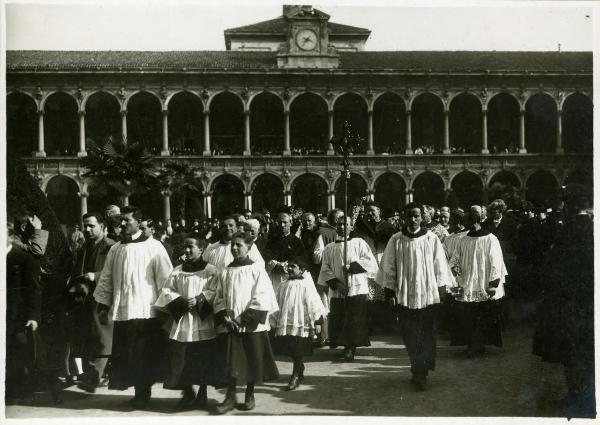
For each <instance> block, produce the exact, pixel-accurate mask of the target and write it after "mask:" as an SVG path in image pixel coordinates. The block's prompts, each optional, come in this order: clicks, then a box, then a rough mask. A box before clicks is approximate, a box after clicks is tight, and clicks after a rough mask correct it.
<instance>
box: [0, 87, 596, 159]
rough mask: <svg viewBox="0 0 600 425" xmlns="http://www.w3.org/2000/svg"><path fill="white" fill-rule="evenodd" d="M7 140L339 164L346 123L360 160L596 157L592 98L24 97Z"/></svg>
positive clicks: (64, 152) (50, 148) (56, 147)
mask: <svg viewBox="0 0 600 425" xmlns="http://www.w3.org/2000/svg"><path fill="white" fill-rule="evenodd" d="M7 118H8V119H7V127H8V142H9V143H13V144H18V150H19V153H20V155H21V156H34V157H65V156H80V157H81V156H85V155H86V143H89V141H90V140H92V141H94V142H95V143H97V144H100V143H102V142H103V141H104V140H105V139H106V138H107V137H113V138H117V139H121V138H122V139H123V140H125V141H137V142H141V143H144V144H145V145H146V147H147V148H148V150H149V152H150V153H152V154H154V155H157V156H171V155H178V156H180V155H200V156H223V155H240V156H252V155H284V156H289V155H323V154H329V155H332V154H333V152H332V151H331V147H330V146H329V141H330V140H331V138H332V137H334V136H340V135H341V132H342V131H341V129H342V128H343V123H344V121H349V122H351V123H352V125H353V126H354V129H355V130H356V131H357V133H358V134H359V135H360V137H361V138H362V139H363V140H364V143H363V145H362V146H361V149H360V151H358V152H356V153H357V154H367V155H376V154H383V155H397V154H404V155H412V154H415V153H417V154H418V153H421V152H423V153H425V154H427V153H430V154H442V155H447V154H451V153H471V154H483V155H487V154H490V153H492V154H493V153H521V154H525V153H559V154H560V153H563V152H585V153H591V152H592V123H593V106H592V101H591V93H582V92H579V91H557V92H555V93H550V92H548V91H544V90H542V89H538V90H529V91H528V90H525V91H520V92H516V91H511V90H497V91H491V90H490V91H488V90H487V89H483V90H480V91H478V92H476V91H473V90H462V91H455V92H453V91H448V90H444V91H427V90H419V91H416V90H415V91H412V90H410V89H407V90H406V91H404V92H402V93H398V92H394V91H390V90H387V91H381V92H372V91H370V90H368V91H367V92H356V91H352V92H343V91H339V92H333V91H329V92H327V93H325V94H322V93H320V92H313V91H307V90H302V91H297V92H294V91H290V90H289V89H286V90H284V91H283V92H277V91H265V90H260V91H252V90H248V89H243V90H241V91H234V90H221V91H215V92H213V93H209V92H208V91H207V90H203V91H195V90H191V89H179V90H172V91H169V90H166V89H164V88H163V89H162V90H161V91H154V90H150V89H145V90H135V91H131V92H128V93H126V92H124V91H121V92H119V91H117V92H114V91H111V90H108V89H102V90H94V91H89V92H86V91H82V90H81V89H79V90H73V91H71V90H66V89H61V90H52V91H47V92H43V91H41V92H37V93H36V92H33V93H32V92H29V91H26V90H24V89H19V90H13V91H10V92H9V93H8V95H7Z"/></svg>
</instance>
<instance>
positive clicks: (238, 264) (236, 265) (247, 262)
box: [227, 257, 254, 267]
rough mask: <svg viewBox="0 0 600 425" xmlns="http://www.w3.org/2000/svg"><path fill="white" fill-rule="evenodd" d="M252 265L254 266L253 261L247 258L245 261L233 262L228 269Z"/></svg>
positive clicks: (236, 260)
mask: <svg viewBox="0 0 600 425" xmlns="http://www.w3.org/2000/svg"><path fill="white" fill-rule="evenodd" d="M251 264H254V261H252V260H251V259H250V258H248V257H246V258H244V259H241V260H238V259H237V258H236V259H235V260H233V261H232V262H231V263H229V265H228V266H227V267H242V266H249V265H251Z"/></svg>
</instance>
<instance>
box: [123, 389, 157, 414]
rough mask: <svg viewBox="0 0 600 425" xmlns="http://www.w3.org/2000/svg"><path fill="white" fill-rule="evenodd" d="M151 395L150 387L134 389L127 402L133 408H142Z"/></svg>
mask: <svg viewBox="0 0 600 425" xmlns="http://www.w3.org/2000/svg"><path fill="white" fill-rule="evenodd" d="M151 395H152V393H151V389H145V390H141V391H140V390H138V389H136V390H135V396H134V397H133V398H132V399H131V400H130V402H129V404H131V407H133V408H134V409H137V410H144V409H146V407H148V403H150V397H151Z"/></svg>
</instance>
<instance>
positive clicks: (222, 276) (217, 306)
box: [203, 263, 279, 332]
mask: <svg viewBox="0 0 600 425" xmlns="http://www.w3.org/2000/svg"><path fill="white" fill-rule="evenodd" d="M214 282H215V284H214V300H213V309H214V312H215V314H216V313H218V312H219V311H222V310H231V311H233V318H234V319H235V320H236V321H237V322H238V323H240V315H241V314H242V313H243V312H244V311H246V310H247V309H249V308H250V309H253V310H259V311H266V312H267V318H266V321H265V323H260V324H259V325H258V327H257V328H256V329H255V330H254V331H253V332H263V331H268V330H269V329H270V326H269V317H268V316H269V314H271V313H274V312H275V311H277V310H279V306H278V305H277V300H276V299H275V292H274V291H273V284H272V283H271V280H270V279H269V276H268V275H267V272H266V271H265V267H264V265H263V264H260V263H253V264H250V265H245V266H228V267H225V269H224V270H223V271H222V272H221V273H219V274H218V275H217V276H216V277H215V279H214ZM211 286H212V285H211ZM203 293H204V294H205V296H206V294H207V291H206V290H205V291H204V292H203ZM224 331H225V329H224V327H223V326H222V325H221V326H218V327H217V332H224ZM241 331H242V332H245V331H246V329H245V328H243V327H242V329H241Z"/></svg>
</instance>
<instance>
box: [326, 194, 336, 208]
mask: <svg viewBox="0 0 600 425" xmlns="http://www.w3.org/2000/svg"><path fill="white" fill-rule="evenodd" d="M334 208H335V191H333V190H330V191H329V192H327V209H328V210H329V211H331V210H332V209H334Z"/></svg>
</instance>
